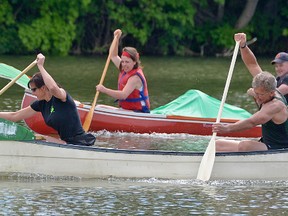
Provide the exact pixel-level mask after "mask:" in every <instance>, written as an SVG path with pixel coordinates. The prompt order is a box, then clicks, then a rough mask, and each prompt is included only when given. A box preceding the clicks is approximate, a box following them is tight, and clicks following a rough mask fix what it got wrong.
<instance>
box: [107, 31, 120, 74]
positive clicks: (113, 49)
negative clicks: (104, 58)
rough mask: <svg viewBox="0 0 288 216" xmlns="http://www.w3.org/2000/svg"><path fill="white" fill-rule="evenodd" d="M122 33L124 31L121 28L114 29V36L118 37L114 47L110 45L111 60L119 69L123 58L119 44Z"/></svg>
mask: <svg viewBox="0 0 288 216" xmlns="http://www.w3.org/2000/svg"><path fill="white" fill-rule="evenodd" d="M121 34H122V32H121V30H120V29H116V30H115V31H114V38H116V45H115V46H114V47H112V46H110V50H109V52H110V53H111V60H112V62H113V63H114V65H115V66H116V67H117V68H118V69H119V66H120V63H121V58H120V56H118V46H119V40H120V37H121Z"/></svg>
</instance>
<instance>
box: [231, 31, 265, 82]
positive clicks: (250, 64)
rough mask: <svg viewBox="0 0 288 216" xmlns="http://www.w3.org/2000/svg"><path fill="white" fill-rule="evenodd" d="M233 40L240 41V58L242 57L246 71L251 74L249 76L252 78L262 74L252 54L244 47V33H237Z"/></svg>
mask: <svg viewBox="0 0 288 216" xmlns="http://www.w3.org/2000/svg"><path fill="white" fill-rule="evenodd" d="M234 39H235V41H240V47H241V48H240V52H241V57H242V60H243V62H244V64H245V65H246V67H247V69H248V70H249V72H250V73H251V75H252V76H253V77H254V76H256V75H257V74H258V73H260V72H262V69H261V67H260V66H259V64H258V62H257V59H256V57H255V55H254V53H253V52H252V51H251V50H250V48H249V47H248V46H247V45H246V42H247V40H246V34H245V33H237V34H235V35H234ZM243 47H244V48H243Z"/></svg>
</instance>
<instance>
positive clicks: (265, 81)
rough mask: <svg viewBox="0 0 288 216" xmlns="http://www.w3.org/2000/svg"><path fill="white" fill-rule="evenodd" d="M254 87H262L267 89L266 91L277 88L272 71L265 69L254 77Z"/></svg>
mask: <svg viewBox="0 0 288 216" xmlns="http://www.w3.org/2000/svg"><path fill="white" fill-rule="evenodd" d="M252 87H253V88H259V87H262V88H264V89H265V91H267V92H271V91H275V90H276V87H277V81H276V79H275V77H274V76H273V75H272V74H271V73H269V72H267V71H263V72H261V73H259V74H257V75H256V76H255V77H254V78H253V81H252Z"/></svg>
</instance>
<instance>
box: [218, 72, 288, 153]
mask: <svg viewBox="0 0 288 216" xmlns="http://www.w3.org/2000/svg"><path fill="white" fill-rule="evenodd" d="M252 87H253V90H254V92H255V98H256V101H257V103H258V104H259V105H260V110H259V111H258V112H256V113H255V114H253V115H252V116H251V117H250V118H248V119H245V120H241V121H238V122H236V123H234V124H221V123H216V124H214V125H213V126H212V128H213V132H217V133H218V132H219V133H229V132H235V131H241V130H247V129H250V128H252V127H255V126H257V125H260V124H261V125H262V139H261V140H260V141H256V140H242V141H236V140H217V141H216V151H218V152H231V151H232V152H233V151H265V150H269V149H282V148H288V120H287V119H288V111H287V104H286V101H285V99H284V98H283V96H282V95H281V93H279V92H277V91H276V79H275V77H274V76H273V75H271V74H270V73H268V72H261V73H259V74H257V75H256V76H255V77H254V79H253V82H252Z"/></svg>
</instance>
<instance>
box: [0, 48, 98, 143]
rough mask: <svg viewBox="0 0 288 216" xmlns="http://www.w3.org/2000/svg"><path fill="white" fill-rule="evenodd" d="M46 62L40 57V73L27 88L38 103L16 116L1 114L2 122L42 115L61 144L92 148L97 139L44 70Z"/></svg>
mask: <svg viewBox="0 0 288 216" xmlns="http://www.w3.org/2000/svg"><path fill="white" fill-rule="evenodd" d="M44 61H45V56H44V55H42V54H41V53H40V54H38V55H37V66H38V69H39V71H40V72H38V73H36V74H34V75H33V76H32V78H31V79H30V81H29V82H28V88H30V89H31V91H32V93H33V95H35V96H37V99H38V100H36V101H34V102H33V103H32V104H31V105H30V106H28V107H25V108H23V109H21V110H18V111H16V112H0V118H4V119H7V120H10V121H14V122H17V121H20V120H23V119H25V118H29V117H31V116H33V115H35V114H36V113H37V112H41V113H42V116H43V118H44V120H45V123H46V124H47V125H48V126H50V127H52V128H54V129H55V130H56V131H57V132H58V134H59V136H60V138H61V140H63V141H65V142H66V143H70V144H76V145H87V146H89V145H93V144H94V142H95V140H96V137H95V136H94V135H92V134H90V133H85V132H84V130H83V128H82V125H81V121H80V117H79V114H78V111H77V109H76V105H75V102H74V100H73V99H72V97H71V96H70V95H69V94H68V93H67V92H66V91H65V90H64V89H63V88H61V87H60V86H59V85H58V84H57V83H56V82H55V81H54V79H53V78H52V77H51V76H50V75H49V73H48V72H47V71H46V70H45V68H44ZM50 140H51V139H50ZM53 141H55V140H53ZM60 143H61V142H60ZM62 143H64V142H62Z"/></svg>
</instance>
